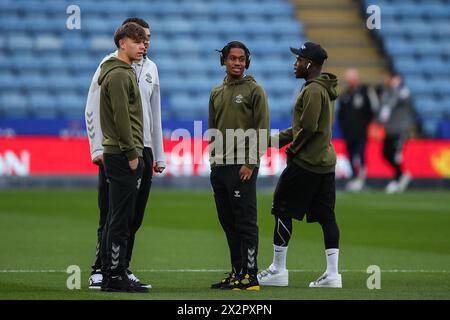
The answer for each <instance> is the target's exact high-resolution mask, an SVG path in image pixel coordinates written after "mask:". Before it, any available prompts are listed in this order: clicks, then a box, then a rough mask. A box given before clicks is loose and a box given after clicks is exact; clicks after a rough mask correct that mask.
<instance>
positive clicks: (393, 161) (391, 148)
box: [383, 135, 404, 180]
mask: <svg viewBox="0 0 450 320" xmlns="http://www.w3.org/2000/svg"><path fill="white" fill-rule="evenodd" d="M403 144H404V139H402V137H401V136H400V135H387V136H386V137H385V138H384V141H383V156H384V158H385V159H386V160H387V161H388V162H389V164H390V165H391V166H392V168H393V169H394V170H395V180H399V179H400V177H401V176H402V168H401V161H400V160H401V152H402V149H403Z"/></svg>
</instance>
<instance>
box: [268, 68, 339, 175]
mask: <svg viewBox="0 0 450 320" xmlns="http://www.w3.org/2000/svg"><path fill="white" fill-rule="evenodd" d="M337 96H338V93H337V77H336V76H335V75H333V74H331V73H322V74H320V75H319V76H318V77H317V78H314V79H311V80H308V81H306V83H305V86H304V88H303V90H302V91H301V92H300V94H299V95H298V97H297V102H296V103H295V106H294V110H293V115H292V127H291V128H289V129H287V130H285V131H283V132H280V134H279V135H278V137H279V146H280V147H283V146H285V145H286V144H288V143H290V142H292V145H290V146H289V147H288V148H287V149H286V154H287V156H288V158H290V159H292V160H293V161H294V162H295V163H296V164H298V165H299V166H300V167H302V168H304V169H306V170H309V171H312V172H315V173H330V172H334V170H335V165H336V152H335V150H334V147H333V145H332V144H331V135H332V125H333V115H334V103H333V101H334V100H336V98H337ZM272 142H273V141H272Z"/></svg>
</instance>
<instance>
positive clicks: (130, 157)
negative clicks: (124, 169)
mask: <svg viewBox="0 0 450 320" xmlns="http://www.w3.org/2000/svg"><path fill="white" fill-rule="evenodd" d="M125 156H126V157H127V159H128V161H131V160H134V159H137V158H138V157H139V153H138V151H137V150H136V148H134V149H131V150H129V151H126V152H125Z"/></svg>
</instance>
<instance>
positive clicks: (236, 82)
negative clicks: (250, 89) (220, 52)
mask: <svg viewBox="0 0 450 320" xmlns="http://www.w3.org/2000/svg"><path fill="white" fill-rule="evenodd" d="M245 82H255V83H256V80H255V78H253V77H252V76H250V75H245V76H243V77H242V78H241V79H238V80H231V81H230V80H228V76H225V79H223V84H224V85H239V84H242V83H245Z"/></svg>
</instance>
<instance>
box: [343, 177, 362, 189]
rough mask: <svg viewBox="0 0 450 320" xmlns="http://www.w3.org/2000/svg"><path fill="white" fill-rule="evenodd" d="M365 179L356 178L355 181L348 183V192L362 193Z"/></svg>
mask: <svg viewBox="0 0 450 320" xmlns="http://www.w3.org/2000/svg"><path fill="white" fill-rule="evenodd" d="M364 182H365V181H364V179H363V178H356V179H354V180H351V181H349V182H348V183H347V185H346V186H345V188H346V189H347V191H351V192H360V191H362V189H363V188H364Z"/></svg>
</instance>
